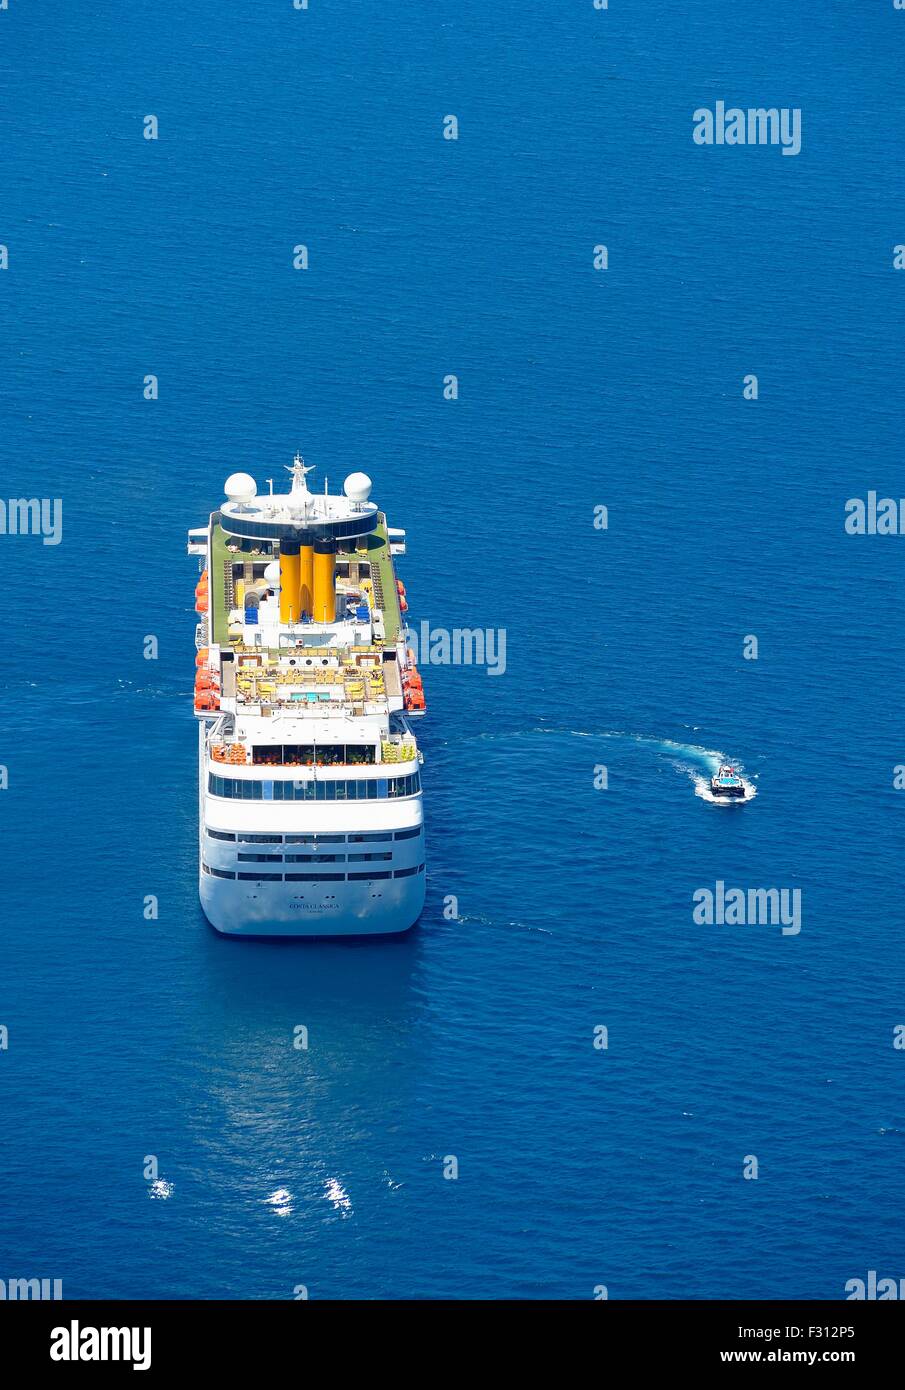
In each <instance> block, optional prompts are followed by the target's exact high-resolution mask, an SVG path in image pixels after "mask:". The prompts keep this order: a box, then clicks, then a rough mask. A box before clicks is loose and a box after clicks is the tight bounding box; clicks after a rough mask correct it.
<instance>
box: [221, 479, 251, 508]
mask: <svg viewBox="0 0 905 1390" xmlns="http://www.w3.org/2000/svg"><path fill="white" fill-rule="evenodd" d="M223 491H224V492H225V493H226V495H227V497H228V498H229V500H230V502H250V501H251V499H252V498H253V497H254V496H255V495H256V493H257V491H258V485H257V483H256V482H255V480H254V478H253V477H252V476H251V474H250V473H231V474H230V475H229V477H228V478H227V480H226V482H225V483H224V484H223Z"/></svg>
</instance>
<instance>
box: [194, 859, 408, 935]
mask: <svg viewBox="0 0 905 1390" xmlns="http://www.w3.org/2000/svg"><path fill="white" fill-rule="evenodd" d="M330 886H331V888H332V889H333V890H334V891H332V892H330V893H326V892H323V893H318V894H313V893H308V894H305V895H304V897H302V896H301V895H300V894H297V893H294V892H293V891H292V889H293V888H294V887H295V885H294V884H281V883H262V884H255V883H232V882H225V881H224V880H222V879H217V878H211V877H209V876H208V875H206V874H202V875H201V878H200V883H199V893H200V897H201V906H202V908H203V909H204V915H205V917H206V918H207V920H208V921H209V922H210V924H211V926H212V927H215V928H216V930H217V931H218V932H221V933H222V934H223V935H224V936H248V937H253V936H264V937H266V936H283V937H306V936H308V937H311V936H315V937H316V936H322V937H326V936H388V935H391V934H393V933H399V932H404V931H408V930H409V929H410V928H411V927H413V926H414V925H415V923H416V922H417V920H418V917H419V916H420V914H421V910H422V908H423V907H424V875H423V874H421V875H418V876H416V877H415V878H408V879H397V880H394V881H380V882H377V883H374V884H373V885H371V884H368V883H354V884H351V883H345V884H343V883H340V884H336V885H330Z"/></svg>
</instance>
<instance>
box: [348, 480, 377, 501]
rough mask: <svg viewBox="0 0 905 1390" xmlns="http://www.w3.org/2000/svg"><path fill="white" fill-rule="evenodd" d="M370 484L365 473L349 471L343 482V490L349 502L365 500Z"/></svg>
mask: <svg viewBox="0 0 905 1390" xmlns="http://www.w3.org/2000/svg"><path fill="white" fill-rule="evenodd" d="M372 486H373V484H372V483H371V479H370V478H369V477H368V475H367V473H350V474H349V476H348V478H347V479H346V481H345V482H344V483H343V492H344V493H345V494H346V496H347V497H348V499H349V501H350V502H367V500H368V498H369V496H370V495H371V488H372Z"/></svg>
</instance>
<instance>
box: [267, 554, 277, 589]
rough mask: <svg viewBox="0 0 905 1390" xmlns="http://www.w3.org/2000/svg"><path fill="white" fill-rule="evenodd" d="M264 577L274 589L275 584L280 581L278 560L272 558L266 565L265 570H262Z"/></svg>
mask: <svg viewBox="0 0 905 1390" xmlns="http://www.w3.org/2000/svg"><path fill="white" fill-rule="evenodd" d="M264 578H265V579H266V580H267V583H268V584H269V585H270V587H271V589H275V588H276V587H277V585H278V584H279V582H280V562H279V560H274V561H273V562H272V563H271V564H269V565H268V566H267V568H266V570H265V571H264Z"/></svg>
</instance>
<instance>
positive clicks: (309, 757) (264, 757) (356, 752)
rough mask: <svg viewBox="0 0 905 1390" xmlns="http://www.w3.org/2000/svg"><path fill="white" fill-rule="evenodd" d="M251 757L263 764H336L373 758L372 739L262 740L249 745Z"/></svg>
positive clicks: (297, 765)
mask: <svg viewBox="0 0 905 1390" xmlns="http://www.w3.org/2000/svg"><path fill="white" fill-rule="evenodd" d="M251 760H252V762H253V763H255V764H256V765H258V766H264V767H279V766H284V767H338V766H340V765H342V764H344V763H369V764H373V763H375V762H376V761H377V753H376V749H375V747H374V744H373V743H349V744H338V743H337V744H334V743H329V744H320V745H317V746H315V745H314V744H313V743H272V744H271V743H264V744H259V745H258V746H256V747H254V748H252V750H251Z"/></svg>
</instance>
